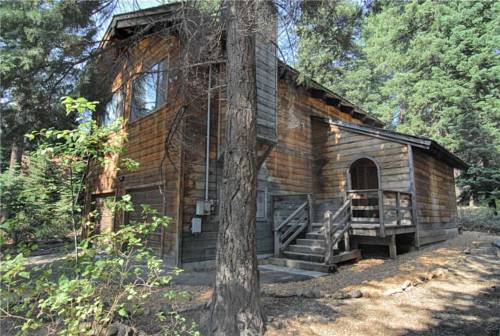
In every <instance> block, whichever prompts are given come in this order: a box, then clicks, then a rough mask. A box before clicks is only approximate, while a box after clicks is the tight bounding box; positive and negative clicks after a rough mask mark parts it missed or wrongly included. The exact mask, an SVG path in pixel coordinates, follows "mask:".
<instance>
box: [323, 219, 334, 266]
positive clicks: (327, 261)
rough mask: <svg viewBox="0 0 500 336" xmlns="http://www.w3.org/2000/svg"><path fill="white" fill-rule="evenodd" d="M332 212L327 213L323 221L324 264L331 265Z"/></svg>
mask: <svg viewBox="0 0 500 336" xmlns="http://www.w3.org/2000/svg"><path fill="white" fill-rule="evenodd" d="M331 221H332V214H331V213H328V218H327V220H326V221H325V222H324V227H325V229H324V230H323V231H324V234H325V264H327V265H331V262H332V257H333V245H332V236H331V232H332V222H331Z"/></svg>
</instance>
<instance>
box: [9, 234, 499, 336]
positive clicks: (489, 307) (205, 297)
mask: <svg viewBox="0 0 500 336" xmlns="http://www.w3.org/2000/svg"><path fill="white" fill-rule="evenodd" d="M499 238H500V236H494V235H490V234H487V233H479V232H464V233H463V234H462V235H459V236H458V237H456V238H454V239H452V240H449V241H446V242H442V243H438V244H434V245H431V246H427V247H425V248H422V249H420V250H418V251H414V252H409V253H405V254H402V255H400V256H398V258H397V259H395V260H391V259H388V258H387V257H386V256H385V255H382V256H376V255H372V256H366V255H365V256H364V258H365V259H363V260H361V261H359V262H357V263H355V264H347V265H343V266H341V267H340V268H339V269H338V271H337V272H336V273H332V274H328V275H326V276H319V277H318V276H317V275H314V274H312V276H310V275H309V276H308V275H307V274H306V275H304V274H293V273H289V272H282V271H280V270H272V269H271V270H269V268H261V290H262V302H263V307H264V312H265V314H266V319H267V332H266V336H278V335H304V336H317V335H318V336H319V335H321V336H323V335H332V336H333V335H342V336H349V335H363V336H365V335H369V336H371V335H384V336H391V335H394V336H396V335H398V336H399V335H408V336H409V335H429V336H430V335H442V336H448V335H449V336H455V335H471V336H483V335H485V336H499V335H500V283H499V282H500V259H499V258H498V256H497V255H496V250H495V248H494V247H493V246H492V244H491V243H492V242H493V241H494V240H495V239H499ZM62 257H64V255H61V254H52V255H44V256H37V257H33V258H32V262H33V263H34V264H41V263H46V262H54V261H57V260H58V259H60V258H62ZM213 280H214V272H213V271H204V272H196V271H190V272H184V273H183V274H182V275H181V276H179V277H177V278H175V279H174V281H173V283H172V285H171V286H169V288H167V289H168V290H171V289H175V290H177V291H180V292H184V293H185V296H184V298H182V299H177V300H176V301H174V302H171V301H167V299H165V298H163V296H162V295H160V294H161V293H158V294H159V295H155V296H153V297H154V299H152V300H150V302H148V304H149V306H148V307H149V308H150V309H149V310H148V311H149V313H146V314H144V316H141V317H139V319H138V320H137V321H136V322H137V325H136V327H138V328H139V329H140V330H142V331H144V332H146V333H147V334H154V333H155V332H157V329H158V322H157V321H156V319H155V318H154V315H155V312H157V311H160V310H162V311H165V310H168V311H171V310H172V308H173V309H174V310H176V311H179V312H181V313H182V315H183V316H185V317H187V318H188V320H191V321H195V322H196V323H197V324H199V329H200V331H201V332H202V334H206V331H207V321H208V315H209V310H208V309H207V302H209V300H210V297H211V294H212V284H213ZM165 290H166V289H164V288H162V289H161V291H165ZM353 296H355V297H358V296H361V297H358V298H353ZM1 334H2V335H4V334H9V333H8V332H7V333H6V330H5V329H4V330H3V332H2V333H1Z"/></svg>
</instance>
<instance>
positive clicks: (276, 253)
mask: <svg viewBox="0 0 500 336" xmlns="http://www.w3.org/2000/svg"><path fill="white" fill-rule="evenodd" d="M273 231H274V256H275V257H276V258H278V257H279V256H280V254H281V251H280V232H279V230H276V228H274V229H273Z"/></svg>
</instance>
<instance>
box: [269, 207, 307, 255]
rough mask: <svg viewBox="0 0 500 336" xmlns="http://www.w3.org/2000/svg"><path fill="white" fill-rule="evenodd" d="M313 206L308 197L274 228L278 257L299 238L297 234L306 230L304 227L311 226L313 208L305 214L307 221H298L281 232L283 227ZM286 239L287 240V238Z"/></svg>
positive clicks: (275, 249) (275, 251)
mask: <svg viewBox="0 0 500 336" xmlns="http://www.w3.org/2000/svg"><path fill="white" fill-rule="evenodd" d="M308 206H309V207H311V199H310V198H308V199H307V200H306V201H305V202H304V203H302V204H301V205H300V206H299V207H298V208H297V209H295V210H294V211H293V212H292V213H291V214H290V215H289V216H288V217H287V218H286V219H285V220H284V221H283V222H281V223H280V224H279V225H278V226H276V227H274V228H273V231H274V254H275V256H276V257H278V256H279V255H280V254H281V251H283V250H284V249H285V248H286V247H287V246H288V245H290V243H291V242H292V241H293V240H294V239H295V238H297V236H298V235H299V234H300V233H301V232H302V231H304V229H305V228H306V227H308V226H310V222H311V221H312V219H311V218H309V217H310V216H311V210H310V209H309V211H307V213H306V214H304V216H306V217H307V220H306V221H300V220H299V221H298V222H297V223H295V224H294V225H292V226H291V227H290V228H288V230H286V231H285V232H283V233H281V231H280V230H281V229H282V228H283V227H285V225H287V224H289V223H290V222H291V221H292V220H293V219H294V218H296V217H297V215H299V214H300V213H301V212H303V211H304V210H305V209H306V207H308ZM285 239H286V240H285Z"/></svg>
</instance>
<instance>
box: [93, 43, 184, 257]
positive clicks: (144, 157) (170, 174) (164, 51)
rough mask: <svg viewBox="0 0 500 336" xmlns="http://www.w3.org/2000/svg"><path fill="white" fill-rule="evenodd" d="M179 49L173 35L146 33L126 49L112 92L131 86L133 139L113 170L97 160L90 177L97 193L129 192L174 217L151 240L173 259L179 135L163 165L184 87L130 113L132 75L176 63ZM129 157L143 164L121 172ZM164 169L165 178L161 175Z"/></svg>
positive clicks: (130, 132)
mask: <svg viewBox="0 0 500 336" xmlns="http://www.w3.org/2000/svg"><path fill="white" fill-rule="evenodd" d="M177 51H178V44H177V41H176V40H175V39H174V38H173V37H165V36H156V35H155V36H151V37H148V38H145V39H143V40H141V41H139V42H138V43H137V45H135V46H133V47H131V48H130V49H129V50H128V51H124V52H126V53H127V54H126V55H127V57H122V59H123V60H124V61H123V62H124V63H123V66H122V71H121V72H120V73H118V74H117V75H116V77H115V79H114V81H113V83H112V86H111V88H110V91H111V92H112V91H115V90H117V89H118V88H122V89H123V90H124V91H125V105H124V116H123V117H124V123H123V126H122V129H123V131H124V132H126V133H127V134H128V141H127V142H125V143H124V144H123V146H124V151H123V154H122V155H121V156H115V157H113V158H112V160H111V161H112V164H111V165H109V167H108V169H106V170H103V169H99V168H98V167H97V166H96V165H94V166H93V169H91V171H93V174H92V175H90V176H89V177H88V179H87V183H88V185H89V187H90V191H91V194H93V195H94V196H93V197H94V198H99V197H100V196H101V195H103V194H109V193H112V194H116V195H117V196H121V195H123V194H125V193H129V194H131V196H132V201H133V203H134V205H135V206H136V208H137V210H138V209H140V204H148V205H151V206H152V207H153V208H156V209H157V210H158V211H159V212H160V213H162V214H165V215H168V216H170V217H171V218H172V221H171V223H170V226H169V228H168V229H166V230H164V231H162V232H161V233H160V236H158V237H151V239H150V240H151V242H152V244H153V245H155V246H154V247H155V249H156V250H157V251H163V252H164V254H163V256H164V257H166V258H171V259H172V260H173V258H175V246H176V241H175V237H176V230H177V221H178V207H179V194H178V190H179V185H180V179H179V167H178V166H179V165H180V160H179V156H180V145H179V143H178V140H177V139H176V137H174V139H173V146H172V147H171V150H170V159H171V160H165V161H163V166H161V164H162V159H163V158H164V156H165V146H164V143H165V138H166V136H167V134H168V132H169V130H170V127H171V125H172V124H173V120H174V118H175V115H176V113H177V111H178V110H179V107H178V106H177V105H176V102H177V100H178V92H177V90H176V86H175V85H174V83H170V84H169V91H168V97H167V103H166V104H164V105H162V106H160V107H159V108H158V109H157V110H156V111H154V112H153V113H151V114H149V115H147V116H145V117H142V118H139V119H137V120H135V121H133V122H130V121H129V117H130V101H131V88H132V80H133V79H134V78H135V77H136V76H137V75H138V74H140V73H141V72H142V71H145V70H146V69H147V68H148V67H149V66H150V65H152V64H155V63H156V62H159V61H161V60H162V59H165V58H169V63H170V64H171V65H172V64H175V63H176V62H177V55H178V52H177ZM98 119H99V118H98ZM125 157H126V158H130V159H133V160H135V161H137V162H139V163H140V166H139V169H138V170H136V171H133V172H129V171H126V170H123V169H122V170H119V171H117V170H116V163H117V162H119V159H121V158H125ZM171 162H172V163H171ZM160 170H162V171H163V176H164V180H163V181H162V179H161V178H160ZM160 188H161V191H162V192H163V194H162V193H161V192H160ZM87 199H89V198H87ZM127 217H128V218H130V219H136V218H137V217H138V212H137V211H135V212H134V213H132V214H129V216H125V217H124V218H125V219H127ZM120 221H121V219H118V223H119V222H120ZM158 242H161V243H162V244H163V245H162V247H161V248H160V247H158V246H157V243H158Z"/></svg>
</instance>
